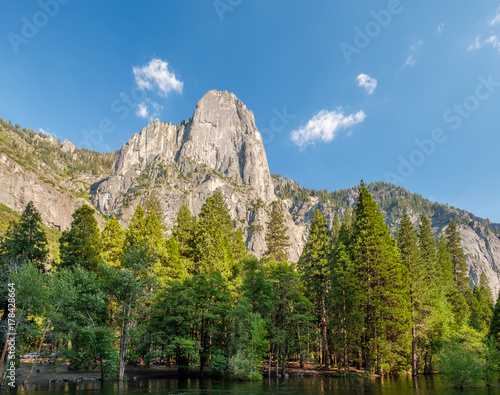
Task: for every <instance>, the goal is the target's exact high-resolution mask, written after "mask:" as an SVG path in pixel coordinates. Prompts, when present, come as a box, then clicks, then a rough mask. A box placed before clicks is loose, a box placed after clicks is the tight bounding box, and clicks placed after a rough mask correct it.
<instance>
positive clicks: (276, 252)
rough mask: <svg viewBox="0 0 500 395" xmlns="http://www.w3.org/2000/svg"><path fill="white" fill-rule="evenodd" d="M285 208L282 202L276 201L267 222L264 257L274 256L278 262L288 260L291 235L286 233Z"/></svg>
mask: <svg viewBox="0 0 500 395" xmlns="http://www.w3.org/2000/svg"><path fill="white" fill-rule="evenodd" d="M287 230H288V228H287V227H286V226H285V219H284V216H283V208H282V206H281V203H279V202H274V204H273V205H272V210H271V214H270V217H269V221H268V223H267V232H266V247H267V248H266V251H265V252H264V257H266V258H274V260H275V261H276V262H282V261H288V247H290V243H289V237H288V236H287V234H286V231H287Z"/></svg>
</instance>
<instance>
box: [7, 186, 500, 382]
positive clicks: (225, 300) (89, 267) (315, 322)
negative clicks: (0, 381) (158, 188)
mask: <svg viewBox="0 0 500 395" xmlns="http://www.w3.org/2000/svg"><path fill="white" fill-rule="evenodd" d="M159 203H160V202H159V199H158V197H157V196H156V195H155V194H153V195H151V196H150V197H149V198H148V199H147V200H146V202H145V204H144V208H143V207H142V206H141V205H139V206H137V208H136V210H135V212H134V215H133V217H132V219H131V221H130V223H129V226H128V229H127V230H124V229H123V228H122V227H121V226H120V224H119V222H118V220H117V219H116V218H115V217H112V218H110V219H109V220H107V221H106V224H105V226H104V229H103V231H102V232H101V231H100V230H99V228H98V226H97V221H96V220H95V218H94V215H95V212H94V210H93V209H92V208H90V207H89V206H83V207H81V208H79V209H77V210H76V211H75V212H74V214H73V221H72V224H71V229H70V230H67V231H64V232H62V235H61V237H60V262H57V263H54V262H52V264H49V262H48V252H47V240H46V236H45V235H44V232H43V230H42V228H41V218H40V215H39V213H38V212H37V211H36V208H35V207H34V206H33V204H32V203H29V204H28V205H27V207H26V209H25V211H24V212H23V214H22V216H21V218H20V220H19V222H16V223H12V224H11V226H10V227H9V229H8V231H7V233H6V235H5V236H4V237H3V239H2V240H1V242H0V254H1V259H2V276H3V281H2V287H4V292H3V293H2V300H0V302H1V303H2V311H3V314H2V325H1V329H2V330H3V333H4V334H3V336H2V350H3V353H2V361H1V362H2V365H3V363H4V359H5V350H7V348H8V347H9V346H10V344H9V342H7V341H5V333H6V318H7V316H8V308H7V305H8V300H7V297H6V295H7V284H8V283H9V282H13V283H15V284H16V291H17V296H16V322H17V338H16V344H15V347H16V348H17V350H18V355H20V354H23V353H26V352H28V351H36V352H38V354H39V355H43V354H46V355H48V354H51V353H52V352H56V351H57V352H58V353H59V356H60V357H63V358H64V359H69V360H70V363H71V365H70V366H71V368H73V369H77V370H85V369H88V368H90V367H99V368H100V371H101V374H102V377H103V378H104V377H118V379H123V378H124V371H125V365H126V363H127V362H137V361H138V360H139V359H144V361H145V362H146V364H151V363H155V362H158V361H163V362H164V363H166V364H175V365H176V366H177V368H178V371H179V375H181V376H182V375H186V374H187V372H188V370H189V368H190V367H191V368H196V369H199V373H200V374H201V375H203V374H204V372H205V371H207V370H209V371H210V373H211V374H212V375H214V376H222V375H225V374H231V375H233V376H234V377H238V378H241V379H257V378H260V377H261V372H263V371H264V372H266V374H269V375H271V374H280V375H283V376H284V375H285V374H286V372H287V370H286V369H287V362H292V361H295V362H297V363H298V364H299V365H300V366H301V367H303V366H304V364H306V363H317V364H322V365H324V367H325V368H337V369H338V371H339V372H348V371H349V370H352V369H363V370H365V371H366V372H369V373H378V374H388V373H397V372H403V371H411V372H412V373H413V374H418V373H431V372H434V371H436V370H439V369H442V370H443V371H445V370H446V369H447V367H449V366H452V367H453V363H452V362H453V361H454V359H453V355H455V354H453V352H464V350H465V351H467V350H469V351H470V350H472V351H471V352H472V354H471V355H472V356H473V357H477V358H479V359H477V361H479V362H478V363H479V364H482V365H484V366H488V369H484V370H482V371H481V372H482V373H481V374H485V373H484V372H488V377H489V378H488V380H489V381H491V380H494V379H495V377H496V376H495V375H496V372H497V370H498V369H497V362H496V357H495V355H494V353H493V351H494V350H496V343H495V342H496V340H498V337H499V336H500V306H499V305H498V304H497V306H496V307H495V309H493V299H492V295H491V290H490V288H489V287H488V282H487V279H486V277H485V276H484V274H482V275H481V278H480V283H479V286H476V287H474V288H471V285H470V284H471V282H470V279H469V277H468V268H467V264H466V260H465V255H464V253H463V251H462V248H461V245H460V242H461V240H460V236H459V232H458V229H457V227H456V225H455V224H454V223H453V222H451V223H450V225H449V226H448V228H447V230H446V233H445V234H444V235H443V236H441V237H439V238H436V237H435V236H434V234H433V231H432V227H431V222H430V220H429V218H427V217H426V216H422V217H421V218H420V220H419V221H418V226H417V227H415V226H414V225H413V224H412V222H411V220H410V218H409V217H408V215H406V214H405V215H404V216H403V219H402V221H401V224H400V226H399V229H398V233H397V237H396V238H394V237H392V236H391V234H390V233H389V230H388V228H387V226H386V225H385V224H384V221H383V216H382V214H381V212H380V211H379V210H378V207H377V204H376V202H375V201H374V200H373V198H372V196H371V195H370V193H369V192H368V190H367V188H366V186H365V185H364V184H363V183H362V185H361V188H360V194H359V199H358V202H357V204H356V207H355V209H354V211H353V212H350V211H347V212H346V214H345V215H344V218H343V220H342V221H340V218H339V217H338V216H335V218H334V220H333V223H332V225H331V227H330V228H329V227H328V226H327V223H326V220H325V218H324V216H323V215H322V213H321V211H319V210H318V211H316V212H315V214H314V217H313V219H312V223H311V226H310V230H309V236H308V239H307V242H306V244H305V247H304V249H303V252H302V255H301V257H300V259H299V262H298V263H293V262H290V261H289V256H288V248H289V241H288V237H287V235H286V232H287V228H286V227H285V225H284V216H283V209H282V207H281V204H280V203H279V202H275V203H274V204H273V205H272V207H270V213H269V214H270V215H269V218H270V219H269V222H268V223H267V233H266V238H265V240H266V245H267V247H266V250H265V253H264V256H263V258H262V259H260V260H259V259H257V258H255V256H253V255H251V254H249V253H247V252H246V251H245V243H244V241H243V232H242V231H241V229H239V228H238V227H237V226H236V221H234V220H233V219H232V218H231V215H230V212H229V208H228V206H227V204H226V203H225V201H224V198H223V196H222V195H221V193H220V192H219V191H215V192H214V194H213V195H212V196H210V197H208V198H207V199H206V201H205V203H204V204H203V206H202V208H201V212H200V214H199V216H198V217H197V218H196V217H194V216H193V215H192V214H191V213H190V211H189V210H188V208H187V207H186V206H182V207H181V208H180V210H179V212H178V215H177V219H176V223H175V226H174V227H173V229H172V230H171V235H170V236H169V237H165V233H166V232H165V225H164V219H163V213H162V211H161V207H160V204H159ZM493 310H494V311H493ZM488 336H489V337H488ZM486 339H489V340H486ZM457 350H458V351H457ZM485 350H486V351H485ZM488 350H489V351H488ZM446 352H448V353H446ZM450 355H451V357H450ZM457 355H462V354H460V353H459V354H457ZM488 355H489V357H487V356H488ZM448 357H449V358H448ZM446 358H448V359H446ZM455 359H456V358H455ZM462 359H463V358H462ZM443 361H444V362H443ZM446 361H451V362H450V363H451V365H450V364H448V365H446V363H445V362H446ZM485 361H490V362H491V363H490V364H489V365H488V363H487V362H485ZM440 363H441V365H440ZM452 370H453V369H452ZM26 379H27V378H26Z"/></svg>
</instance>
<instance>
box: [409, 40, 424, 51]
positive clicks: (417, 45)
mask: <svg viewBox="0 0 500 395" xmlns="http://www.w3.org/2000/svg"><path fill="white" fill-rule="evenodd" d="M422 45H424V42H423V41H422V40H418V41H415V42H414V43H413V44H412V45H411V46H410V51H412V52H415V51H416V50H417V49H419V48H420V47H421V46H422Z"/></svg>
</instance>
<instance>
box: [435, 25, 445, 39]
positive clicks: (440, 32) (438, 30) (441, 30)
mask: <svg viewBox="0 0 500 395" xmlns="http://www.w3.org/2000/svg"><path fill="white" fill-rule="evenodd" d="M443 30H444V23H440V24H439V25H438V27H437V29H436V35H437V36H440V35H441V34H443Z"/></svg>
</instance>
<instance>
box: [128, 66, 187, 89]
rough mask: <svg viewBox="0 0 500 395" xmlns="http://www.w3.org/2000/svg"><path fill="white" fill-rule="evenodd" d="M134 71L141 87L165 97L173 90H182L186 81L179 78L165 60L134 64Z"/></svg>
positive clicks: (136, 80)
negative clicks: (139, 64)
mask: <svg viewBox="0 0 500 395" xmlns="http://www.w3.org/2000/svg"><path fill="white" fill-rule="evenodd" d="M133 72H134V76H135V82H136V83H137V86H138V87H139V88H140V89H143V90H150V91H154V92H156V93H157V94H158V95H160V96H163V97H167V95H168V94H169V93H170V92H171V91H175V92H178V93H181V92H182V88H183V85H184V83H183V82H182V81H180V80H178V79H177V77H176V75H175V74H174V72H173V71H171V70H170V69H169V67H168V62H166V61H164V60H161V59H153V60H151V61H150V62H149V63H148V64H146V65H144V66H141V67H135V66H134V67H133Z"/></svg>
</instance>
